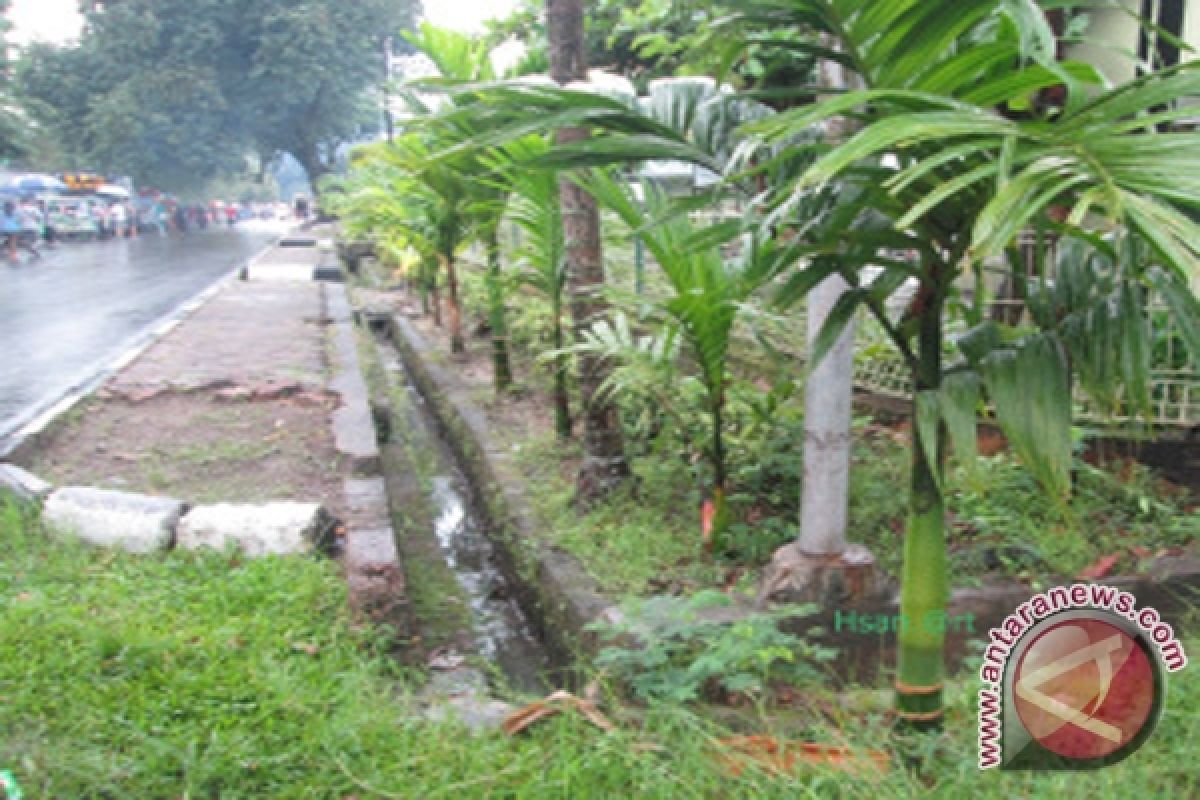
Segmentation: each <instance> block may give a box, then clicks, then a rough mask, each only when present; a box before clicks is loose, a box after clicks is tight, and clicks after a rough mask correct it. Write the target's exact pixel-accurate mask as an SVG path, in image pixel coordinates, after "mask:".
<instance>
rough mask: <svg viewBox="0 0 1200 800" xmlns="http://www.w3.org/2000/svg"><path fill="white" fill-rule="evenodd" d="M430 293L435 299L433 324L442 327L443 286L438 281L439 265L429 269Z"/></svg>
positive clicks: (432, 298) (433, 299)
mask: <svg viewBox="0 0 1200 800" xmlns="http://www.w3.org/2000/svg"><path fill="white" fill-rule="evenodd" d="M439 261H440V259H439ZM429 294H430V298H431V300H432V301H433V324H434V325H436V326H438V327H439V328H440V327H442V286H441V283H440V282H439V281H438V267H437V266H434V267H433V268H432V269H431V270H430V271H429Z"/></svg>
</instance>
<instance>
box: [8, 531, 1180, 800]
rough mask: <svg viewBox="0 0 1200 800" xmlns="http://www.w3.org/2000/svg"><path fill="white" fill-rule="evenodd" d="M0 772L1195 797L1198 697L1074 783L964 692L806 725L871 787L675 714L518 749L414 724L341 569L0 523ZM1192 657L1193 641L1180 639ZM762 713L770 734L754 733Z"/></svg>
mask: <svg viewBox="0 0 1200 800" xmlns="http://www.w3.org/2000/svg"><path fill="white" fill-rule="evenodd" d="M0 552H3V553H4V557H3V560H2V561H0V620H2V621H3V624H2V625H0V697H2V698H3V702H2V703H0V769H12V770H13V771H15V773H16V775H17V778H18V780H19V781H20V783H21V784H22V786H23V787H24V788H25V790H26V793H27V796H29V797H34V798H42V797H47V798H54V797H61V798H92V797H96V798H99V797H110V798H112V797H138V798H143V797H144V798H155V797H223V798H225V797H228V798H234V797H252V798H263V797H314V798H345V797H349V796H356V797H360V798H368V797H386V798H414V799H415V798H422V799H424V798H439V797H459V798H465V797H470V798H475V797H479V798H483V797H521V798H572V799H574V798H613V797H639V798H643V797H644V798H691V797H696V798H708V797H711V798H717V797H720V798H797V797H821V798H837V797H846V798H858V797H863V798H866V797H901V798H902V797H930V796H932V797H962V796H966V795H967V794H968V793H970V794H971V795H972V796H975V797H978V798H992V797H996V798H1000V797H1006V798H1007V797H1013V796H1018V797H1048V796H1055V797H1061V798H1094V797H1131V796H1135V795H1138V794H1141V795H1144V796H1147V797H1188V796H1195V793H1196V790H1197V785H1196V781H1197V775H1196V773H1195V770H1194V759H1193V756H1192V753H1191V746H1192V743H1193V742H1194V741H1195V740H1196V737H1197V736H1198V735H1200V715H1198V714H1197V712H1196V709H1197V708H1198V707H1200V691H1198V689H1200V686H1198V685H1197V684H1196V683H1195V682H1194V681H1191V682H1189V681H1187V680H1186V679H1184V680H1178V679H1177V680H1175V681H1173V682H1172V683H1171V696H1170V699H1169V701H1168V705H1167V712H1166V715H1165V716H1164V718H1163V721H1162V723H1161V727H1160V729H1159V731H1158V733H1157V734H1156V735H1155V737H1154V738H1153V739H1151V741H1150V742H1149V743H1148V744H1147V746H1146V747H1145V748H1144V749H1143V750H1142V751H1141V752H1139V753H1138V754H1137V755H1136V756H1134V757H1133V758H1132V759H1130V760H1129V761H1127V762H1125V763H1123V764H1121V765H1119V766H1117V767H1114V768H1112V769H1109V770H1105V771H1102V772H1098V773H1091V774H1083V775H1023V774H1005V775H998V774H986V775H985V774H980V773H979V772H977V771H976V769H975V767H974V761H975V752H974V735H973V733H972V724H973V712H972V709H971V707H970V691H969V689H968V690H965V691H963V692H962V693H961V694H959V695H958V696H956V698H954V699H953V701H952V703H953V707H952V714H951V717H950V725H949V728H948V730H949V733H947V734H946V735H944V736H942V737H940V738H934V739H924V740H921V742H920V743H917V742H913V741H905V740H903V739H893V738H889V737H888V736H887V735H886V734H884V733H882V732H881V731H883V730H884V729H883V728H882V726H881V720H880V719H876V718H872V717H870V716H851V715H844V717H843V718H841V719H838V720H833V721H832V722H831V723H827V724H823V725H816V726H814V727H812V728H811V730H810V734H811V737H812V738H814V739H816V740H820V741H827V742H838V743H850V744H852V745H855V746H865V747H873V748H881V749H884V750H887V751H888V752H889V753H891V758H892V762H893V764H896V765H899V764H901V763H902V755H903V754H904V753H906V752H912V751H914V750H917V751H920V752H922V753H924V754H925V755H926V757H927V765H926V768H925V769H924V770H923V771H922V772H921V773H919V774H918V773H914V772H909V771H906V770H904V769H903V768H901V767H899V766H897V767H896V768H894V769H893V770H891V771H890V772H889V773H888V774H887V775H885V776H882V777H879V776H876V777H872V778H866V777H861V776H847V775H843V774H835V773H830V772H825V771H821V770H816V769H810V770H807V771H802V772H799V773H796V774H795V775H789V776H777V775H772V774H770V773H769V772H767V771H764V770H760V769H757V768H754V767H748V768H747V769H745V770H744V771H742V772H741V774H740V775H738V776H734V775H732V774H731V773H730V771H729V769H728V768H727V767H726V766H725V765H723V763H722V761H721V759H719V758H716V757H714V756H715V755H717V754H719V753H720V752H721V749H720V746H719V745H718V743H717V742H718V739H719V738H720V737H721V736H723V735H726V734H724V733H723V732H722V731H721V730H720V729H718V728H716V727H714V726H712V725H711V724H709V723H707V722H704V721H703V720H702V719H700V718H699V717H697V716H696V715H695V714H693V713H692V712H690V711H688V710H686V709H683V708H680V707H674V706H664V707H660V708H655V709H650V710H645V709H642V710H639V711H638V712H636V714H631V713H627V712H620V711H615V712H614V711H613V709H611V707H610V709H609V711H610V713H612V714H613V716H614V717H615V718H617V719H620V720H621V721H622V724H620V725H619V728H618V730H617V731H615V732H613V733H603V732H601V731H599V730H597V729H595V728H592V727H590V726H589V725H587V724H586V723H585V722H583V721H581V720H580V719H579V718H577V717H574V716H565V717H561V718H557V719H552V720H550V721H548V722H546V723H544V724H542V725H539V726H536V727H535V728H534V729H533V730H532V731H531V732H530V733H529V734H527V735H524V736H522V737H520V738H515V739H514V738H509V737H506V736H504V735H502V734H499V733H469V732H467V731H465V730H464V729H463V728H461V727H460V726H458V725H456V724H454V723H432V722H428V721H425V720H424V719H423V718H422V717H421V716H420V715H419V714H418V713H417V709H416V708H415V707H414V705H413V703H412V701H411V700H410V698H409V695H408V692H407V689H406V686H407V685H408V681H407V678H408V676H407V675H406V674H405V673H402V672H400V671H398V670H397V669H396V668H395V667H394V666H393V662H391V661H390V660H389V659H388V658H387V657H385V656H384V655H383V654H382V653H381V652H380V647H379V642H380V641H381V640H380V639H378V638H377V637H376V636H375V634H374V633H373V632H372V631H371V630H368V629H365V628H361V627H357V626H356V625H355V624H354V623H353V622H352V621H351V619H350V618H349V617H348V616H347V614H346V611H345V596H344V590H343V588H342V581H341V578H340V577H339V575H338V574H337V569H336V566H335V565H333V564H331V563H327V562H322V561H317V560H310V559H290V560H284V559H275V558H270V559H263V560H258V561H245V562H243V561H239V560H238V559H236V558H231V557H230V556H228V555H221V554H215V553H208V554H201V555H197V554H187V553H171V554H168V555H165V556H161V557H131V556H126V555H122V554H116V553H109V552H103V551H98V550H93V549H89V548H85V547H82V546H78V545H76V544H73V543H69V542H61V541H57V540H54V539H49V538H47V537H46V536H45V535H44V534H43V533H42V532H41V531H40V530H39V528H38V526H37V524H36V521H34V520H31V519H29V518H25V517H22V516H20V515H18V514H17V513H15V512H14V511H12V510H11V509H8V510H3V511H2V512H0ZM1193 646H1195V644H1194V645H1193ZM765 724H766V722H765V721H764V725H765Z"/></svg>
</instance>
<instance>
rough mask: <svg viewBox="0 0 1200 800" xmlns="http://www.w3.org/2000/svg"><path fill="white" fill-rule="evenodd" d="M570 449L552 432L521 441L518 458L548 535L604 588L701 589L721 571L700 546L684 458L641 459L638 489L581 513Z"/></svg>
mask: <svg viewBox="0 0 1200 800" xmlns="http://www.w3.org/2000/svg"><path fill="white" fill-rule="evenodd" d="M572 447H576V445H572ZM564 454H565V455H566V456H568V457H570V456H571V455H572V452H571V450H570V448H568V449H567V450H566V451H564V448H563V446H562V445H561V444H559V443H558V442H557V441H556V440H555V439H554V438H553V437H552V436H548V437H546V438H544V439H541V440H536V441H527V442H524V443H522V444H521V445H520V449H519V450H518V451H517V455H516V462H517V465H518V467H519V468H520V469H521V470H522V472H523V473H524V475H525V477H526V479H527V484H526V486H527V487H528V489H529V492H528V498H529V500H530V502H531V504H532V505H533V508H534V510H535V512H536V513H537V514H538V515H539V517H540V518H541V519H542V522H543V523H544V525H543V527H542V530H543V531H544V536H545V538H546V540H547V541H549V542H550V543H552V544H554V545H556V546H558V547H561V548H563V549H564V550H566V551H567V552H569V553H572V554H574V555H575V556H576V557H577V558H578V559H579V560H580V562H581V563H582V564H584V565H585V566H586V567H587V569H588V570H589V572H590V573H591V574H592V577H593V578H595V579H596V581H597V582H598V583H599V584H600V586H601V587H602V588H603V589H605V590H606V591H609V592H612V593H615V594H633V595H638V594H645V593H647V592H648V591H650V590H652V589H654V588H659V589H662V588H664V587H665V583H664V584H663V586H657V587H656V583H657V582H664V581H665V582H668V583H669V582H671V581H675V582H677V583H679V584H681V585H683V586H685V587H690V588H692V589H695V588H698V587H701V586H708V585H711V584H712V583H713V582H714V581H716V580H717V579H718V577H719V575H720V574H721V572H722V570H721V569H720V567H719V566H718V565H716V564H714V563H713V561H712V559H711V558H710V557H708V556H707V555H706V554H705V553H704V551H703V549H702V545H701V539H700V498H699V494H698V493H697V492H696V491H694V489H693V488H692V483H693V482H692V481H691V479H690V478H688V477H687V475H686V474H685V473H686V470H685V469H684V468H683V465H682V464H680V465H678V466H675V465H672V463H671V462H670V461H669V460H665V459H650V458H645V459H638V460H636V461H634V462H633V468H634V472H635V474H636V489H635V491H634V492H633V493H630V494H627V495H624V496H621V497H615V498H612V499H610V500H609V501H607V502H605V503H604V504H602V505H600V506H598V507H597V508H595V509H594V510H592V511H590V512H589V513H586V514H579V513H578V512H577V511H576V509H575V507H574V506H573V505H572V502H571V500H572V497H573V495H574V492H575V488H574V485H573V484H572V483H571V482H570V481H568V480H566V479H565V478H564V477H563V475H562V472H561V470H560V466H559V459H560V458H561V457H562V456H563V455H564Z"/></svg>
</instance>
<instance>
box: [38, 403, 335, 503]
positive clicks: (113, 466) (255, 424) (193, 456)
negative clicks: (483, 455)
mask: <svg viewBox="0 0 1200 800" xmlns="http://www.w3.org/2000/svg"><path fill="white" fill-rule="evenodd" d="M337 403H338V400H337V398H336V396H335V395H331V394H329V393H327V392H324V391H320V390H312V389H305V388H303V387H300V386H294V387H290V388H288V389H286V390H284V389H280V387H273V388H271V389H269V390H268V389H263V388H262V387H239V386H231V385H223V386H221V387H209V388H205V389H199V390H194V391H177V390H165V391H158V392H155V393H153V394H146V395H139V396H137V397H130V396H125V395H109V396H105V397H94V398H92V399H90V400H88V401H86V402H85V403H84V404H83V405H82V406H81V407H80V408H79V409H77V410H76V411H75V412H73V413H72V414H71V415H70V417H69V418H68V419H67V420H66V421H65V422H64V423H63V427H62V428H61V429H60V430H58V431H57V432H56V433H55V434H54V435H53V436H51V437H49V438H50V441H48V442H45V444H44V445H43V446H42V447H40V448H39V450H38V452H37V453H36V454H35V455H33V456H32V457H31V459H30V461H31V463H29V464H27V465H25V466H27V467H28V468H29V469H31V470H32V471H33V472H35V473H37V474H38V475H41V476H42V477H44V478H45V479H47V480H49V481H52V482H54V483H56V484H58V485H64V486H65V485H75V486H96V487H101V488H108V489H119V490H122V491H135V492H144V493H149V494H167V495H172V496H174V497H178V498H180V499H183V500H186V501H189V502H193V503H214V502H265V501H271V500H302V501H310V502H311V501H317V502H320V503H322V504H323V505H324V506H325V507H326V508H327V509H328V510H329V511H330V512H331V513H332V514H334V515H335V516H337V517H339V518H341V519H345V512H346V508H345V500H344V497H343V492H342V481H343V479H344V477H345V476H346V471H345V470H344V469H343V467H342V465H341V464H340V458H339V456H338V453H337V450H336V449H335V447H334V441H333V434H332V432H331V431H330V427H329V423H328V418H329V413H330V411H332V410H333V408H335V407H336V405H337Z"/></svg>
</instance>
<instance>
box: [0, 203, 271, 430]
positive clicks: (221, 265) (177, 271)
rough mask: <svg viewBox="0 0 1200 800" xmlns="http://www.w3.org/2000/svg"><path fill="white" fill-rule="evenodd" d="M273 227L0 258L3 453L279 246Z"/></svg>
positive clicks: (83, 245) (71, 247)
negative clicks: (63, 401)
mask: <svg viewBox="0 0 1200 800" xmlns="http://www.w3.org/2000/svg"><path fill="white" fill-rule="evenodd" d="M279 233H280V231H279V230H278V228H275V229H272V228H271V227H268V226H267V225H266V224H262V225H258V224H253V223H252V224H251V226H243V227H239V228H235V229H233V230H229V229H210V230H208V231H193V232H190V233H188V234H185V235H172V236H167V237H160V236H158V235H156V234H152V235H148V236H141V237H139V238H137V239H133V240H116V241H108V242H92V243H80V244H64V245H60V246H59V247H58V248H56V249H53V250H43V252H42V257H41V258H40V259H38V260H29V258H28V256H27V254H25V253H22V254H21V256H20V261H19V262H18V263H15V264H14V263H11V262H9V261H8V260H7V257H6V254H0V448H2V447H3V444H4V439H5V438H6V437H7V436H8V435H9V434H11V433H13V432H14V431H16V430H17V429H18V428H19V427H20V426H22V425H24V424H26V423H27V422H29V421H30V420H31V419H33V418H34V417H35V416H36V415H37V414H39V413H41V412H42V411H44V410H46V409H47V408H49V407H50V406H51V405H53V404H54V403H55V402H57V401H58V399H60V398H61V397H62V396H63V394H64V393H66V392H68V391H69V390H71V389H72V388H74V387H79V386H84V385H86V384H87V383H88V382H89V381H90V380H92V379H93V378H94V377H95V376H96V375H97V374H98V373H99V372H100V371H101V370H103V369H105V368H106V367H107V366H108V365H110V364H111V362H112V361H114V360H115V359H116V358H118V357H119V356H121V355H122V354H123V353H125V352H126V351H127V350H128V349H129V348H130V347H131V346H133V345H135V344H136V343H137V342H138V341H139V340H141V339H142V338H143V337H145V335H146V334H147V333H148V332H149V331H150V330H151V329H152V328H153V327H154V326H155V324H156V323H157V322H158V321H160V320H161V319H163V318H164V317H165V316H167V315H169V314H170V313H171V312H173V311H174V310H175V309H177V308H178V307H179V306H180V305H182V304H183V303H186V302H187V301H188V300H190V299H192V298H194V297H195V296H196V295H197V294H199V293H200V292H202V291H204V290H205V289H206V288H208V287H209V286H211V285H212V284H213V283H214V282H215V281H217V280H219V279H220V278H222V277H224V276H225V275H228V274H229V273H230V272H231V271H232V270H234V269H236V268H238V267H239V266H241V265H242V264H244V263H245V262H246V261H247V260H248V259H249V258H250V257H251V256H253V255H255V254H256V253H258V252H259V251H261V250H262V249H263V248H264V247H266V246H267V245H269V244H271V243H272V242H273V241H274V240H275V239H276V238H277V237H278V235H279Z"/></svg>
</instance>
